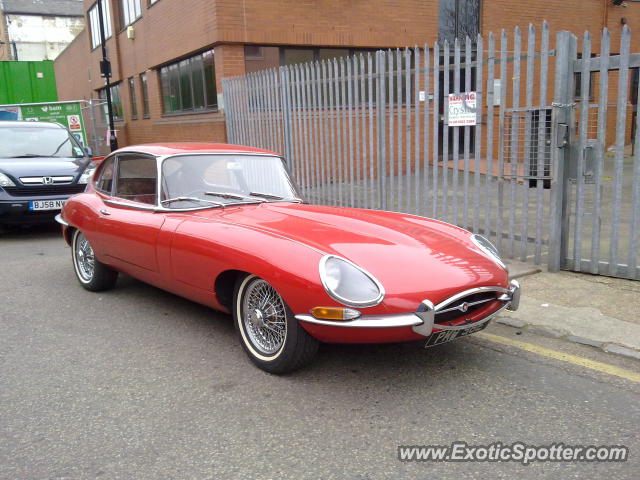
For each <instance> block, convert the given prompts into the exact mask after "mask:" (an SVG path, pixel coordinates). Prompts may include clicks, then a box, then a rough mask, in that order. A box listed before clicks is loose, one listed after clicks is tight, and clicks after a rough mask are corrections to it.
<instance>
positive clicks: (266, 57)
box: [244, 45, 375, 73]
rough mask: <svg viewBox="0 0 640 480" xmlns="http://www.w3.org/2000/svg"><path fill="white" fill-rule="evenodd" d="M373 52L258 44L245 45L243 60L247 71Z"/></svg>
mask: <svg viewBox="0 0 640 480" xmlns="http://www.w3.org/2000/svg"><path fill="white" fill-rule="evenodd" d="M367 52H375V50H368V49H354V48H313V47H309V48H299V47H298V48H296V47H268V46H260V45H245V47H244V61H245V70H246V72H247V73H252V72H257V71H259V70H265V69H267V68H276V67H280V66H283V65H295V64H298V63H306V62H317V61H321V60H331V59H333V58H340V57H349V56H352V55H356V54H359V53H365V54H366V53H367Z"/></svg>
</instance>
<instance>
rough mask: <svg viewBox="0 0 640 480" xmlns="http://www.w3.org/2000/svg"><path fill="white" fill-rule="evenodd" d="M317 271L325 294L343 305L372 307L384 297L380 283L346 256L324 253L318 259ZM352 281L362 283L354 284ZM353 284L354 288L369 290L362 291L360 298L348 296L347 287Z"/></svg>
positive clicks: (351, 286)
mask: <svg viewBox="0 0 640 480" xmlns="http://www.w3.org/2000/svg"><path fill="white" fill-rule="evenodd" d="M319 271H320V280H321V282H322V286H323V287H324V289H325V291H326V292H327V294H328V295H329V296H330V297H331V298H333V299H334V300H336V301H337V302H340V303H342V304H343V305H346V306H348V307H373V306H375V305H378V304H379V303H380V302H382V300H383V299H384V295H385V291H384V288H383V286H382V284H381V283H380V282H379V281H378V280H377V279H376V278H375V277H374V276H373V275H371V274H370V273H369V272H367V271H366V270H364V269H363V268H361V267H359V266H357V265H356V264H355V263H353V262H350V261H349V260H347V259H346V258H342V257H339V256H337V255H325V256H324V257H322V258H321V259H320V264H319ZM341 281H342V282H345V281H348V283H343V284H341ZM354 282H362V283H360V285H357V286H356V285H354ZM367 282H368V284H367ZM354 286H355V287H356V288H364V289H369V290H370V292H362V293H363V294H362V295H361V298H349V292H348V289H349V288H351V289H353V288H354ZM341 287H342V288H341ZM345 289H347V291H345ZM351 293H353V292H351Z"/></svg>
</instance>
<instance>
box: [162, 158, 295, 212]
mask: <svg viewBox="0 0 640 480" xmlns="http://www.w3.org/2000/svg"><path fill="white" fill-rule="evenodd" d="M205 155H206V156H211V155H225V156H228V155H238V156H246V157H272V158H279V159H280V160H281V161H282V163H283V165H284V169H285V171H286V173H287V177H288V178H287V179H288V180H289V184H290V185H291V187H292V190H293V191H294V192H295V193H296V195H300V192H299V191H298V186H297V185H296V184H295V183H294V182H293V179H292V178H291V172H289V166H288V165H287V161H286V160H285V158H284V157H283V156H281V155H277V154H273V153H262V152H233V151H230V152H180V153H171V154H167V155H158V156H157V157H156V159H157V161H158V194H157V195H158V198H157V206H158V207H159V208H162V209H164V208H166V207H164V206H163V205H162V203H161V200H160V198H161V197H160V194H161V191H162V164H163V163H164V161H165V160H168V159H169V158H174V157H185V156H205ZM278 201H279V202H288V201H297V202H301V203H304V199H303V198H301V197H300V196H297V197H294V198H291V199H290V200H289V199H287V200H278ZM229 205H237V204H229ZM208 208H211V207H210V206H207V207H204V208H203V207H194V208H181V209H177V208H169V209H167V210H168V211H172V212H176V211H183V212H190V211H197V210H206V209H208ZM214 208H219V207H214Z"/></svg>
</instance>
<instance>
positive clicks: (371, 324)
mask: <svg viewBox="0 0 640 480" xmlns="http://www.w3.org/2000/svg"><path fill="white" fill-rule="evenodd" d="M296 318H297V319H298V320H300V321H302V322H307V323H315V324H316V325H326V326H331V327H349V328H397V327H415V326H417V325H422V323H423V322H422V320H421V319H420V317H418V316H417V315H416V314H414V313H401V314H398V315H367V316H364V317H360V318H357V319H355V320H348V321H344V322H340V321H331V320H321V319H319V318H315V317H313V316H311V315H307V314H301V315H296Z"/></svg>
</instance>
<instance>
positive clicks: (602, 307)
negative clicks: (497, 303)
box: [497, 262, 640, 360]
mask: <svg viewBox="0 0 640 480" xmlns="http://www.w3.org/2000/svg"><path fill="white" fill-rule="evenodd" d="M510 267H512V268H510V273H511V274H512V276H513V277H516V278H517V277H519V281H520V284H521V285H522V288H523V292H524V295H523V297H522V300H521V302H520V308H519V309H518V311H516V312H508V311H505V312H504V313H503V314H501V316H500V318H498V319H497V321H498V322H500V323H504V324H506V325H509V326H512V327H515V328H518V329H525V328H526V329H527V330H528V331H529V332H531V333H537V334H541V335H546V336H552V337H556V338H563V339H565V340H568V341H572V342H577V343H582V344H585V345H591V346H593V347H597V348H601V349H604V350H605V351H609V352H612V353H616V354H620V355H626V356H629V357H632V358H636V359H638V360H640V282H638V281H635V280H625V279H620V278H610V277H603V276H599V275H590V274H584V273H574V272H558V273H549V272H546V271H542V269H540V268H537V267H535V266H533V265H529V264H523V263H520V262H514V263H513V264H510Z"/></svg>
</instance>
